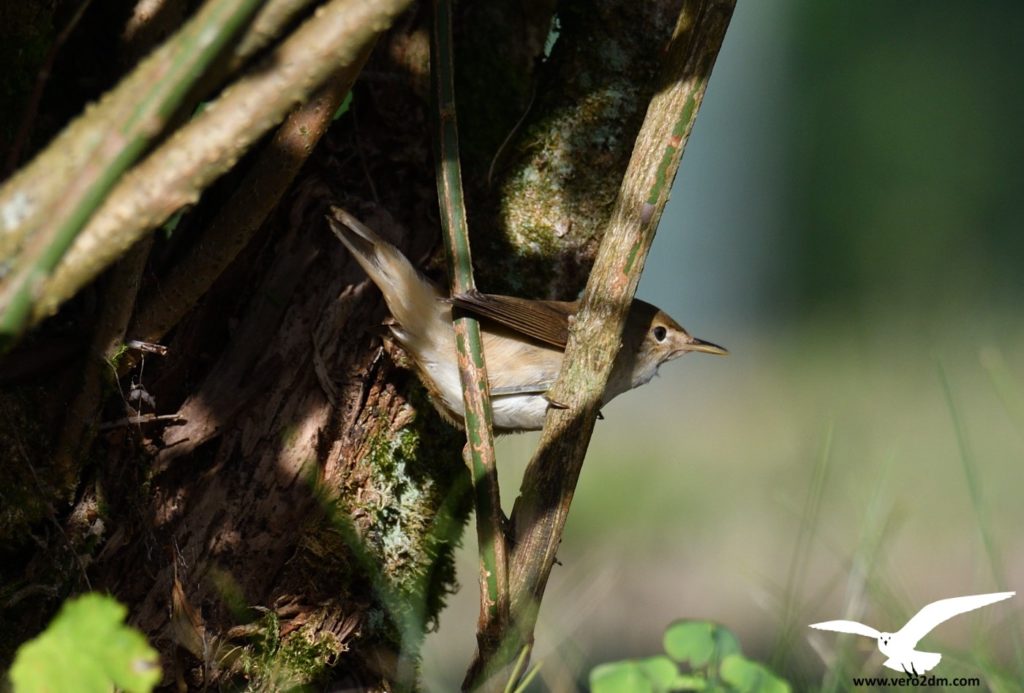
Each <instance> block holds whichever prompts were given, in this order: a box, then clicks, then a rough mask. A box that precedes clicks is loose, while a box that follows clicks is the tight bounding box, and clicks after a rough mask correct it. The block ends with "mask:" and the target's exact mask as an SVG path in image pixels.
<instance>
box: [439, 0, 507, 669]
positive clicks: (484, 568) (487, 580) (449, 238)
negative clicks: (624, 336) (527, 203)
mask: <svg viewBox="0 0 1024 693" xmlns="http://www.w3.org/2000/svg"><path fill="white" fill-rule="evenodd" d="M451 22H452V20H451V2H450V0H434V28H433V33H432V42H431V70H430V73H431V80H432V82H433V96H434V113H435V118H436V129H437V136H436V137H435V166H436V169H437V196H438V202H439V204H440V208H441V226H442V228H443V229H444V247H445V255H446V257H447V261H448V268H449V273H450V275H451V289H452V295H456V294H460V293H466V292H469V291H472V290H474V288H475V284H474V281H473V263H472V259H471V257H470V249H469V232H468V229H467V226H466V207H465V199H464V195H463V189H462V173H461V167H460V164H459V139H458V123H457V119H456V108H455V80H454V68H453V62H452V55H453V52H454V51H453V47H452V25H451ZM455 341H456V347H457V350H458V360H459V376H460V377H461V379H462V397H463V402H464V405H465V409H466V420H465V424H466V447H465V452H464V456H465V457H466V461H467V463H468V464H469V467H470V470H471V473H472V477H473V487H474V490H475V500H476V527H477V538H478V540H479V544H480V616H479V620H478V622H477V644H478V647H479V648H480V651H482V652H486V651H490V650H492V649H494V648H496V647H498V646H499V645H500V643H501V642H502V640H503V639H504V638H505V634H506V631H507V628H508V623H509V593H508V563H507V549H506V545H505V533H504V529H503V517H502V512H501V498H500V495H499V493H498V471H497V468H496V466H495V457H494V434H493V421H492V412H491V394H490V386H489V384H488V380H487V367H486V364H485V362H484V351H483V343H482V341H481V338H480V324H479V323H478V322H477V320H475V319H473V318H470V317H456V318H455Z"/></svg>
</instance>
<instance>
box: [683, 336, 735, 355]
mask: <svg viewBox="0 0 1024 693" xmlns="http://www.w3.org/2000/svg"><path fill="white" fill-rule="evenodd" d="M683 351H701V352H704V353H705V354H714V355H715V356H728V355H729V351H728V350H727V349H726V348H725V347H720V346H718V345H717V344H712V343H711V342H705V341H704V340H703V339H697V338H696V337H690V341H689V342H687V343H686V344H684V345H683Z"/></svg>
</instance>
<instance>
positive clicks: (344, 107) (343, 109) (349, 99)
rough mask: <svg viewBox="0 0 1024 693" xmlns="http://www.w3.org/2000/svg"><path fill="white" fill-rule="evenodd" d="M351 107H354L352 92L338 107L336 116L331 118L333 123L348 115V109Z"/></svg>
mask: <svg viewBox="0 0 1024 693" xmlns="http://www.w3.org/2000/svg"><path fill="white" fill-rule="evenodd" d="M351 105H352V90H349V92H348V93H347V94H345V98H344V99H342V100H341V103H340V104H339V105H338V110H336V111H335V112H334V115H333V116H331V121H335V120H337V119H338V118H340V117H341V116H343V115H345V114H346V113H348V109H349V107H350V106H351Z"/></svg>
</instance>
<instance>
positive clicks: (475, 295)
mask: <svg viewBox="0 0 1024 693" xmlns="http://www.w3.org/2000/svg"><path fill="white" fill-rule="evenodd" d="M451 300H452V305H453V306H454V307H456V308H461V309H462V310H465V311H468V312H470V313H473V314H474V315H476V316H478V317H480V318H486V319H488V320H491V321H493V322H496V323H498V324H499V325H503V326H504V327H506V328H508V329H510V330H513V331H515V332H518V333H520V334H523V335H526V336H527V337H532V338H533V339H536V340H538V341H540V342H543V343H544V344H550V345H551V346H554V347H557V348H559V349H562V350H563V351H564V350H565V343H566V342H567V341H568V340H569V316H571V315H572V314H573V313H574V312H575V309H576V304H575V303H571V302H567V301H529V300H527V299H524V298H515V297H513V296H495V295H494V294H484V293H480V292H479V291H472V292H469V293H464V294H458V295H456V296H452V299H451Z"/></svg>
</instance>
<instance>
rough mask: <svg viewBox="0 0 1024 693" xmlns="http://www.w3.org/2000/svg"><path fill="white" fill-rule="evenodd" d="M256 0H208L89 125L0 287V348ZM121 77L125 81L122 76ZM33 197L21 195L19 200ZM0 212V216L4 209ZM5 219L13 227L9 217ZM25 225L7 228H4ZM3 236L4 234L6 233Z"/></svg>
mask: <svg viewBox="0 0 1024 693" xmlns="http://www.w3.org/2000/svg"><path fill="white" fill-rule="evenodd" d="M260 4H261V3H260V0H210V1H209V2H207V3H206V4H205V5H204V6H203V8H202V9H201V10H200V12H199V14H197V15H196V17H195V18H194V19H193V20H192V21H190V22H189V23H188V24H187V25H186V26H185V27H184V28H183V29H182V31H181V32H180V33H179V35H178V50H175V51H167V52H162V53H161V54H160V55H157V56H154V58H153V59H151V60H150V61H147V63H146V67H147V68H148V69H149V70H151V71H152V77H153V78H154V79H152V81H150V82H149V83H145V84H143V83H137V82H138V80H136V84H135V86H136V87H137V88H138V89H139V91H137V92H136V93H135V94H134V95H133V98H131V99H128V98H122V99H121V100H120V101H118V103H117V104H116V105H115V106H114V108H113V109H112V112H111V113H110V114H109V115H110V116H112V120H113V125H112V126H110V125H109V124H108V125H107V127H105V128H95V129H94V131H93V133H92V135H93V136H92V137H91V138H90V139H89V141H88V143H87V145H86V146H85V147H84V148H83V151H82V154H83V155H84V158H83V160H82V161H81V168H80V169H79V171H78V173H79V175H77V176H75V177H73V178H72V179H71V182H70V185H68V186H67V187H66V188H64V189H63V190H62V191H61V194H60V195H59V196H54V197H53V200H52V202H53V204H52V206H49V208H48V209H46V210H45V212H44V211H43V210H39V209H37V213H36V215H34V219H33V220H30V221H29V222H28V223H27V224H24V225H26V226H27V225H28V224H30V223H31V222H32V221H35V222H36V223H37V224H38V229H37V230H36V231H35V233H34V235H33V237H32V238H31V239H30V240H29V242H28V244H27V246H26V247H25V249H24V251H23V253H22V254H21V256H20V257H19V258H18V261H17V263H16V264H15V266H14V267H13V268H11V274H10V275H9V276H8V277H6V281H4V283H3V285H2V286H0V349H3V348H4V346H5V345H9V344H12V343H13V342H14V341H15V339H16V338H17V337H18V336H19V335H20V333H21V332H22V331H23V330H24V329H25V327H26V326H27V324H28V321H29V318H30V316H31V313H32V309H33V306H34V303H35V300H36V295H37V292H38V289H39V286H40V284H41V283H42V282H43V281H44V280H45V278H46V277H47V276H49V274H50V273H51V272H52V271H53V269H54V268H55V267H56V266H57V263H59V262H60V260H61V258H63V257H64V253H65V252H67V250H68V248H70V247H71V244H72V243H73V242H74V240H75V238H76V237H77V236H78V234H79V232H80V231H81V230H82V228H83V227H84V226H85V225H86V223H87V222H88V221H89V218H90V217H91V216H92V214H93V212H95V211H96V210H97V209H98V208H99V206H100V205H101V204H102V203H103V200H104V199H105V198H106V196H107V194H108V193H109V192H110V190H111V189H113V187H114V186H115V185H116V184H117V182H118V180H119V179H120V177H121V175H122V174H123V173H124V172H125V171H126V170H128V168H129V167H130V166H131V165H132V164H134V163H135V161H136V160H137V159H138V158H139V157H140V156H141V155H142V153H143V151H145V149H146V148H147V147H148V146H149V145H150V144H151V143H152V142H153V140H154V138H155V137H157V136H158V135H159V134H160V132H161V131H162V130H163V127H164V125H165V124H166V122H167V121H168V120H169V119H170V118H171V116H172V115H173V114H174V112H175V110H176V109H177V108H178V106H179V105H181V103H182V102H183V101H184V99H185V98H186V96H187V94H188V92H189V90H190V89H191V88H192V86H193V85H194V84H195V83H196V82H197V81H198V80H199V79H200V78H201V77H202V75H203V73H204V72H205V71H206V69H207V68H208V67H209V66H210V64H211V63H213V61H214V60H215V59H216V58H217V56H218V55H220V53H221V51H222V50H223V49H224V47H225V46H226V45H227V44H228V42H229V41H230V40H231V39H232V38H233V37H235V36H236V35H237V34H238V32H239V30H240V29H241V28H242V27H244V26H245V24H246V23H247V22H248V21H249V20H250V19H251V18H252V16H253V14H254V13H255V12H256V10H258V9H259V6H260ZM126 81H127V80H126ZM39 203H40V201H39V200H35V201H33V200H23V201H22V204H23V205H27V206H32V205H37V206H38V205H39ZM5 216H6V215H5ZM6 222H7V225H8V226H17V224H12V223H10V217H9V216H8V217H7V220H6ZM27 231H28V230H27V229H26V230H15V229H12V233H11V235H21V236H24V235H26V232H27ZM4 235H7V234H6V233H5V234H4Z"/></svg>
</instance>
